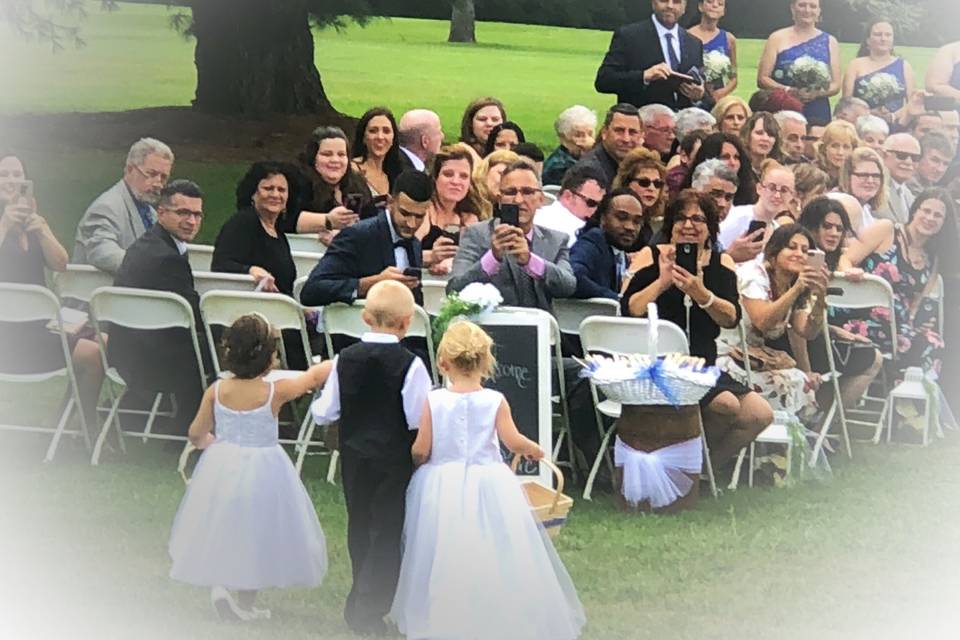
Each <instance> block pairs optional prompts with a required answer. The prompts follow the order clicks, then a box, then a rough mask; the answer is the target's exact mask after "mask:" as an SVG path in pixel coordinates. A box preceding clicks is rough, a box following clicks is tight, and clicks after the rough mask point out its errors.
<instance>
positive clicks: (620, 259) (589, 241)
mask: <svg viewBox="0 0 960 640" xmlns="http://www.w3.org/2000/svg"><path fill="white" fill-rule="evenodd" d="M642 226H643V207H642V206H641V204H640V200H638V199H637V196H636V194H634V193H633V191H631V190H630V189H627V188H621V189H615V190H614V191H611V192H610V193H609V194H607V196H606V197H604V199H603V200H601V201H600V206H598V207H597V211H596V212H595V213H594V214H593V217H591V218H590V220H588V221H587V224H586V226H585V227H584V228H583V230H582V231H581V232H580V235H579V236H578V237H577V241H576V243H574V245H573V248H571V249H570V264H571V265H572V266H573V274H574V275H575V276H576V277H577V290H576V293H574V294H573V297H575V298H609V299H611V300H618V299H619V297H620V291H621V290H622V288H623V283H624V280H625V279H626V278H627V276H628V274H629V271H628V270H627V269H628V268H629V266H630V263H629V260H628V259H627V253H626V252H627V251H628V250H629V249H630V247H632V246H633V245H634V243H636V241H637V238H638V237H639V235H640V228H641V227H642Z"/></svg>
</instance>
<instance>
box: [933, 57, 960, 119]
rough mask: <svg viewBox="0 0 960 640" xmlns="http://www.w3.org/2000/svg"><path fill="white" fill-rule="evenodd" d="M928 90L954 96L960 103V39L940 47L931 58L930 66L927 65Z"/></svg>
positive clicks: (947, 96)
mask: <svg viewBox="0 0 960 640" xmlns="http://www.w3.org/2000/svg"><path fill="white" fill-rule="evenodd" d="M927 91H929V92H930V93H932V94H934V95H938V96H943V97H945V98H953V99H954V100H955V101H956V103H957V104H958V105H960V41H957V42H951V43H950V44H947V45H944V46H942V47H940V49H938V50H937V53H936V55H934V56H933V59H932V60H930V66H929V67H927ZM958 109H960V106H958Z"/></svg>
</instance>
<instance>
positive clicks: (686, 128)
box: [677, 107, 717, 140]
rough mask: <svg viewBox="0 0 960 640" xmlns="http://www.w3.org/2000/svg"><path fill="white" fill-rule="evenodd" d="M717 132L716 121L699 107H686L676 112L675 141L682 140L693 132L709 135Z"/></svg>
mask: <svg viewBox="0 0 960 640" xmlns="http://www.w3.org/2000/svg"><path fill="white" fill-rule="evenodd" d="M716 130H717V119H716V118H714V117H713V116H712V115H711V114H710V113H709V112H707V111H704V110H703V109H701V108H700V107H687V108H686V109H681V110H680V111H678V112H677V140H683V139H684V138H686V137H687V136H688V135H690V134H691V133H693V132H694V131H703V132H704V133H706V134H708V135H709V134H711V133H713V132H715V131H716Z"/></svg>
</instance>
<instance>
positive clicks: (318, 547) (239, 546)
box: [169, 314, 330, 621]
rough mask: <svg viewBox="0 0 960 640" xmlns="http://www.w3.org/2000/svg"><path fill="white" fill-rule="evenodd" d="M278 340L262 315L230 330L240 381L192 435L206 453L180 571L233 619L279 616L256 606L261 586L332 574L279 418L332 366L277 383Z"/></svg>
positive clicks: (206, 400) (227, 357)
mask: <svg viewBox="0 0 960 640" xmlns="http://www.w3.org/2000/svg"><path fill="white" fill-rule="evenodd" d="M276 340H277V333H276V332H275V331H274V330H273V329H272V328H271V327H270V324H269V323H268V322H267V320H266V319H265V318H264V317H263V316H261V315H259V314H250V315H246V316H243V317H241V318H239V319H237V321H236V322H234V323H233V325H232V326H231V327H230V328H229V329H228V330H227V332H226V333H225V335H224V347H225V352H224V355H223V362H224V364H225V366H226V368H227V369H229V370H230V371H231V372H232V373H233V374H234V377H233V378H229V379H224V380H220V381H218V382H216V383H215V384H213V385H212V386H211V387H210V388H208V389H207V391H206V393H205V394H204V396H203V402H202V403H201V405H200V410H199V411H198V412H197V416H196V418H194V420H193V423H192V424H191V425H190V433H189V436H190V441H191V442H192V443H193V444H194V445H195V446H196V447H197V448H199V449H204V451H203V454H202V455H201V457H200V460H199V461H198V462H197V466H196V468H195V469H194V472H193V478H192V479H191V481H190V485H189V486H188V487H187V492H186V495H184V497H183V501H182V502H181V503H180V509H179V510H178V511H177V515H176V518H175V519H174V522H173V530H172V532H171V534H170V543H169V551H170V557H171V558H172V560H173V566H172V567H171V569H170V577H171V578H173V579H175V580H179V581H181V582H186V583H189V584H193V585H198V586H205V587H211V594H210V596H211V601H212V603H213V606H214V608H215V609H216V611H217V613H219V614H220V616H221V617H222V618H225V619H231V620H245V621H246V620H255V619H258V618H269V617H270V612H269V610H266V609H255V608H254V607H253V604H254V600H255V598H256V596H257V590H259V589H263V588H266V587H292V586H304V587H312V586H316V585H318V584H319V583H320V581H321V580H322V579H323V576H324V574H325V573H326V570H327V550H326V541H325V539H324V536H323V531H322V530H321V528H320V522H319V521H318V520H317V514H316V511H314V508H313V503H312V502H311V501H310V496H308V495H307V491H306V489H305V488H304V486H303V483H302V482H301V481H300V477H299V476H298V475H297V471H296V469H295V468H294V466H293V464H292V463H291V462H290V458H289V456H288V455H287V454H286V452H284V450H283V449H282V448H281V447H280V445H279V444H278V443H277V437H278V435H277V414H278V412H279V411H280V408H281V407H282V406H283V405H284V403H286V402H288V401H290V400H293V399H294V398H297V397H299V396H301V395H303V394H304V393H307V392H308V391H309V390H311V389H316V388H318V387H321V386H322V385H323V383H324V382H325V381H326V379H327V376H328V375H329V373H330V363H329V362H328V363H324V364H321V365H316V366H314V367H311V368H310V369H309V370H308V371H305V372H304V373H303V375H300V376H298V377H296V378H292V379H287V380H279V381H277V382H268V381H266V380H264V378H263V376H265V375H266V374H267V373H269V371H270V369H272V368H273V366H274V363H275V360H276V358H275V352H276ZM211 428H212V429H213V430H214V431H215V432H216V437H214V436H213V435H212V434H211V433H210V431H211ZM228 590H234V591H238V592H239V594H238V598H237V599H236V600H235V599H234V598H233V596H232V595H231V594H230V592H229V591H228Z"/></svg>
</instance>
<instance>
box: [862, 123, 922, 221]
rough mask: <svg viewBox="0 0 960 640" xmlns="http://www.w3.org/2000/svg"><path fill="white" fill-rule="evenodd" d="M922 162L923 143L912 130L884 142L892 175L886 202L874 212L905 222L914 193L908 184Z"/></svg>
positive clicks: (889, 218) (886, 160)
mask: <svg viewBox="0 0 960 640" xmlns="http://www.w3.org/2000/svg"><path fill="white" fill-rule="evenodd" d="M919 161H920V143H919V142H917V139H916V138H914V137H913V136H912V135H910V134H909V133H895V134H893V135H891V136H889V137H888V138H887V139H886V140H885V141H884V143H883V163H884V164H885V165H886V167H887V173H889V174H890V183H889V185H888V186H887V203H886V204H885V205H884V207H883V208H882V209H879V210H877V211H874V212H873V215H874V216H876V217H877V218H886V219H887V220H893V221H894V222H897V223H900V224H906V223H907V218H908V217H909V214H910V207H911V206H912V205H913V200H914V195H913V193H911V191H910V189H909V188H908V187H907V184H908V183H909V182H911V181H912V180H913V179H914V176H915V175H916V172H917V163H918V162H919Z"/></svg>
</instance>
